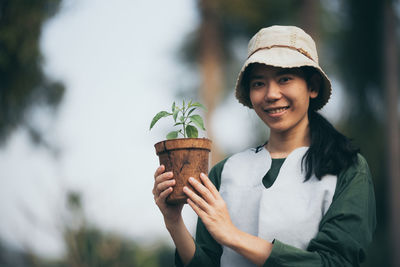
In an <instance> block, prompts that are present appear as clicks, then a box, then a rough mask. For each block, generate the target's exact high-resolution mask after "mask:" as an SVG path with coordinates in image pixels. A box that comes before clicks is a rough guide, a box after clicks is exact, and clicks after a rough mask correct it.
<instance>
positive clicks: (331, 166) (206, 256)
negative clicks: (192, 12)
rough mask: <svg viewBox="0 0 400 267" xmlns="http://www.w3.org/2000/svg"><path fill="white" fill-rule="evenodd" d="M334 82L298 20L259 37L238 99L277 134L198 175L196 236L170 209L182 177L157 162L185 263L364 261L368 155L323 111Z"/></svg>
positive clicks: (166, 210) (161, 196)
mask: <svg viewBox="0 0 400 267" xmlns="http://www.w3.org/2000/svg"><path fill="white" fill-rule="evenodd" d="M330 94H331V84H330V81H329V79H328V77H327V76H326V74H325V73H324V72H323V71H322V69H321V68H320V66H319V64H318V56H317V51H316V47H315V44H314V41H313V40H312V38H311V37H310V36H309V35H308V34H306V33H305V32H304V31H303V30H301V29H299V28H297V27H293V26H272V27H269V28H264V29H261V30H260V31H259V32H258V33H257V34H256V35H255V36H254V37H253V38H252V39H251V40H250V43H249V51H248V58H247V60H246V62H245V63H244V66H243V68H242V70H241V72H240V74H239V78H238V81H237V84H236V97H237V98H238V100H239V102H240V103H242V104H244V105H245V106H247V107H249V108H252V109H254V111H255V112H256V114H257V115H258V117H259V118H260V119H261V120H262V121H263V122H264V123H265V124H266V125H267V126H268V127H269V128H270V132H271V133H270V137H269V140H268V141H267V142H266V143H265V144H263V145H260V146H258V147H256V148H250V149H247V150H245V151H243V152H240V153H237V154H234V155H232V156H231V157H229V158H227V159H225V160H223V161H222V162H220V163H218V164H217V165H216V166H214V167H213V168H212V170H211V171H210V173H209V177H207V176H206V175H205V174H202V175H201V182H199V181H196V180H194V179H189V181H190V183H191V185H192V186H193V188H194V189H195V190H191V189H189V188H187V187H186V188H184V192H185V194H186V195H187V196H188V204H189V205H190V207H191V208H192V209H193V210H194V211H195V212H196V214H197V215H198V216H199V220H198V223H197V231H196V239H195V241H194V240H193V239H192V238H191V236H190V234H189V232H188V231H187V229H186V226H185V224H184V223H183V220H182V217H181V214H180V212H181V209H182V205H181V206H168V205H166V204H165V198H166V197H167V196H168V195H169V194H170V193H171V192H172V188H173V186H174V183H175V181H174V178H173V175H172V174H171V173H169V172H164V166H161V167H160V168H158V169H157V171H156V173H155V175H154V177H155V183H154V189H153V194H154V197H155V199H156V203H157V205H158V206H159V208H160V210H161V212H162V213H163V215H164V221H165V224H166V227H167V229H168V231H169V233H170V235H171V237H172V239H173V241H174V243H175V245H176V248H177V254H176V264H177V266H183V265H185V266H230V267H231V266H241V267H243V266H255V265H256V266H327V265H329V266H359V265H360V263H362V262H364V261H365V257H366V250H367V247H368V245H369V243H370V242H371V240H372V235H373V232H374V229H375V226H376V218H375V197H374V189H373V186H372V182H371V175H370V172H369V168H368V165H367V163H366V161H365V159H364V158H363V157H362V156H361V155H360V154H359V153H358V149H356V148H354V147H353V146H352V144H351V142H350V141H349V139H347V138H346V137H345V136H344V135H342V134H341V133H339V132H338V131H337V130H336V129H335V128H334V127H333V126H332V125H331V124H330V123H329V122H328V121H327V120H326V119H324V118H323V117H322V116H321V115H320V114H319V113H318V112H317V110H318V109H320V108H322V107H323V106H324V105H325V104H326V103H327V102H328V100H329V97H330Z"/></svg>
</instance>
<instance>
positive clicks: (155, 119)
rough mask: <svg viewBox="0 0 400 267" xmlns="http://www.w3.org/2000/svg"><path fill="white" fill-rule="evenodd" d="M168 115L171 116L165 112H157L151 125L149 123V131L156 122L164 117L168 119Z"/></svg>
mask: <svg viewBox="0 0 400 267" xmlns="http://www.w3.org/2000/svg"><path fill="white" fill-rule="evenodd" d="M170 115H172V113H169V112H166V111H160V112H158V113H157V114H156V115H155V116H154V118H153V120H152V121H151V123H150V130H151V128H153V126H154V124H156V122H157V121H158V120H159V119H161V118H164V117H168V116H170Z"/></svg>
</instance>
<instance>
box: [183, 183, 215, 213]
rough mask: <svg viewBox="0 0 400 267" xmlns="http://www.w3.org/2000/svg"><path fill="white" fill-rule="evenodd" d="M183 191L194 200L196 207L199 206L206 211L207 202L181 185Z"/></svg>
mask: <svg viewBox="0 0 400 267" xmlns="http://www.w3.org/2000/svg"><path fill="white" fill-rule="evenodd" d="M183 192H184V193H185V194H186V195H187V196H188V197H189V198H190V199H191V200H192V202H194V203H195V204H196V205H197V206H198V207H200V208H201V209H202V210H204V211H207V210H208V207H209V205H208V203H207V202H206V201H205V200H204V199H202V198H201V197H200V196H199V195H197V194H196V193H195V192H193V190H191V189H189V187H187V186H185V187H183Z"/></svg>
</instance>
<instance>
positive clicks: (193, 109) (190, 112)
mask: <svg viewBox="0 0 400 267" xmlns="http://www.w3.org/2000/svg"><path fill="white" fill-rule="evenodd" d="M195 110H196V108H192V109H191V110H190V111H189V113H188V114H187V115H188V116H189V115H190V114H192V112H193V111H195Z"/></svg>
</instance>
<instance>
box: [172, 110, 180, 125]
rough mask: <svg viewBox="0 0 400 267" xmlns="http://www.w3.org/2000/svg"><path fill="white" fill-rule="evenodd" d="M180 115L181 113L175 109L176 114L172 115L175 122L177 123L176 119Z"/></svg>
mask: <svg viewBox="0 0 400 267" xmlns="http://www.w3.org/2000/svg"><path fill="white" fill-rule="evenodd" d="M178 113H179V109H178V108H177V109H175V110H174V114H173V115H172V117H173V118H174V122H176V117H178Z"/></svg>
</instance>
